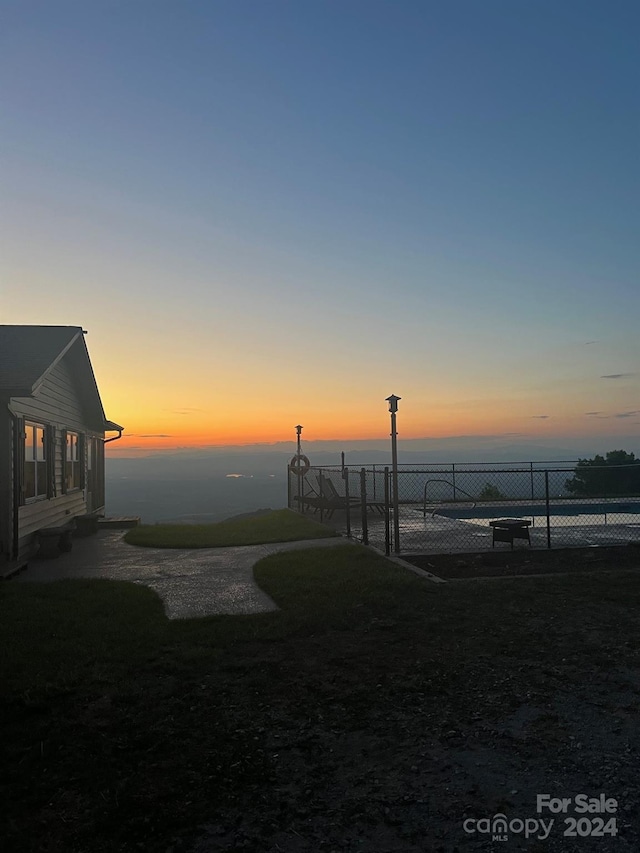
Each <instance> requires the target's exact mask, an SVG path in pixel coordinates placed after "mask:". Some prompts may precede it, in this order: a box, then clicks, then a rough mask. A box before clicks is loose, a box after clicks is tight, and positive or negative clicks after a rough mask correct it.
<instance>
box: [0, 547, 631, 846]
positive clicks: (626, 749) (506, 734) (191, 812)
mask: <svg viewBox="0 0 640 853" xmlns="http://www.w3.org/2000/svg"><path fill="white" fill-rule="evenodd" d="M345 553H346V549H345ZM354 553H359V552H355V551H354ZM634 553H638V552H637V551H633V550H632V549H629V551H628V552H625V553H624V554H623V553H622V552H620V551H616V552H615V554H612V555H611V557H612V561H611V562H610V563H606V564H604V565H603V564H602V563H600V562H599V561H600V558H601V557H602V553H601V552H600V551H599V552H598V553H597V554H596V560H597V561H598V562H597V564H596V563H595V562H594V561H593V560H592V559H591V558H590V559H588V560H586V562H584V559H585V555H583V556H580V557H579V556H578V555H573V557H571V556H570V555H568V554H566V553H563V554H562V555H559V554H556V555H553V556H555V559H556V560H557V561H558V565H567V564H569V565H571V566H573V571H572V572H571V573H570V574H568V575H561V574H559V573H558V570H557V569H556V574H555V575H552V576H551V577H544V578H532V577H531V578H517V579H508V578H504V579H493V580H487V581H482V580H479V581H477V582H476V581H468V580H466V581H465V580H458V581H456V582H455V583H449V584H439V585H436V584H430V583H428V582H426V581H420V582H418V579H417V578H416V577H415V576H414V575H411V577H409V578H407V576H409V575H410V573H408V572H404V573H402V572H400V573H398V572H396V570H395V568H394V569H391V570H389V576H390V577H392V580H391V581H389V582H388V583H387V582H386V581H385V583H387V586H386V587H385V589H386V590H387V592H386V593H385V594H380V593H379V591H378V589H376V592H375V595H372V596H371V597H369V598H367V594H366V590H367V586H366V581H365V582H364V583H363V582H362V581H360V580H359V577H358V572H359V571H362V572H363V574H366V571H368V566H369V563H370V561H371V559H372V558H371V557H368V556H367V555H366V553H365V554H364V556H362V557H361V558H360V559H361V566H362V568H361V569H360V568H359V565H360V564H359V563H358V560H354V559H353V557H351V555H350V554H346V556H345V557H344V559H345V561H348V562H345V564H344V565H345V568H344V569H342V568H341V569H340V571H339V572H337V574H336V577H337V578H338V579H337V580H336V579H335V578H334V579H333V580H332V581H331V583H332V584H334V585H335V586H332V587H331V589H332V590H334V589H335V594H336V598H335V601H336V606H333V604H332V599H331V598H330V597H329V598H328V599H327V603H326V606H324V609H320V610H317V611H316V610H314V609H313V607H311V606H307V604H305V598H304V596H303V594H302V593H303V590H302V589H301V588H300V586H299V585H297V586H295V585H293V586H292V587H291V592H290V593H287V578H288V577H289V576H290V574H291V573H292V572H293V571H294V569H295V566H296V565H297V563H296V560H297V559H298V558H297V556H296V555H295V554H294V553H291V554H289V555H286V556H285V557H280V555H279V558H280V560H281V561H280V563H279V564H278V572H279V574H278V575H276V574H274V573H273V572H272V571H271V570H270V569H269V566H268V565H266V566H265V567H264V568H262V569H261V568H260V567H258V569H259V574H258V581H259V583H260V584H261V585H262V586H263V587H264V588H265V589H266V590H267V591H268V592H269V594H271V595H273V596H274V597H275V598H276V600H278V601H279V603H280V604H281V605H282V606H285V607H286V606H287V595H288V594H289V595H290V596H291V597H290V599H289V600H290V601H292V602H295V608H298V610H302V611H304V612H303V613H302V617H300V618H299V620H298V621H292V622H290V623H289V624H290V627H289V628H288V629H287V632H282V631H280V633H278V632H279V628H278V625H279V624H280V622H279V620H280V621H282V619H283V618H284V617H283V616H282V615H280V616H278V615H277V614H276V615H274V614H265V615H264V616H261V617H259V619H260V621H259V622H256V621H255V620H256V617H251V620H252V621H248V622H247V623H246V626H247V627H246V630H241V629H240V628H238V629H237V630H236V629H234V630H235V633H234V634H233V636H231V637H230V638H229V640H228V641H226V642H225V643H223V642H222V639H221V638H222V636H223V635H222V634H221V633H219V632H218V633H215V632H216V630H218V629H217V628H216V626H223V625H225V624H228V625H230V626H232V625H236V624H239V623H237V621H234V622H231V621H229V622H228V623H226V622H223V621H221V620H222V618H221V617H218V619H217V620H215V619H214V620H211V621H210V622H206V620H200V621H198V620H192V621H191V622H190V623H188V622H187V623H184V624H183V625H180V624H177V623H172V624H169V625H166V627H165V626H164V623H160V622H159V623H158V631H160V630H161V631H163V632H166V633H163V634H162V637H163V639H162V642H161V643H159V645H158V651H157V653H155V654H154V656H153V657H152V658H150V659H149V661H148V662H146V663H144V664H141V665H139V666H137V667H136V670H135V679H134V680H133V681H129V680H123V681H120V680H112V681H106V680H104V679H102V678H101V677H96V678H95V679H94V680H92V681H91V682H90V683H89V682H87V683H86V684H82V685H78V686H77V687H74V688H73V689H72V690H69V691H62V692H59V693H58V692H56V693H52V694H51V696H49V697H47V698H44V699H40V700H38V701H37V702H36V701H34V700H33V699H31V698H30V697H29V696H23V697H20V698H19V700H15V701H13V702H11V703H9V704H7V705H6V707H5V708H4V711H3V715H2V716H3V723H4V733H5V737H4V740H3V743H2V747H1V748H2V751H3V752H4V760H5V767H8V768H10V769H9V772H8V773H5V775H4V779H3V781H2V784H0V790H2V791H3V792H4V793H3V794H2V803H3V806H4V809H5V812H6V815H5V817H6V820H7V822H6V823H5V826H6V827H7V832H6V837H7V839H8V842H7V843H6V844H5V846H4V848H3V850H6V851H20V853H23V851H24V853H27V852H28V853H129V851H145V853H146V851H151V853H331V851H335V853H432V851H433V852H434V853H463V851H473V853H476V851H529V852H530V853H543V851H544V853H547V851H550V853H565V851H579V853H583V851H584V852H585V853H586V851H589V853H590V851H600V853H631V851H634V853H637V851H638V850H640V820H639V804H640V777H639V775H638V768H639V765H640V620H639V619H638V609H639V608H640V584H639V583H638V580H639V578H638V575H637V568H638V567H639V566H640V559H637V560H635V562H634V560H633V554H634ZM489 556H492V557H493V559H495V560H499V559H509V560H510V563H509V568H510V570H511V567H512V565H513V563H515V560H516V559H521V560H525V559H526V558H527V557H529V559H531V560H533V559H534V555H533V554H526V553H522V554H520V553H518V554H517V555H514V556H512V555H510V554H509V555H505V556H503V555H500V557H498V555H489ZM639 556H640V554H639ZM535 557H536V558H537V554H536V555H535ZM270 559H271V558H270ZM323 559H325V558H324V557H323ZM331 559H332V560H335V559H337V552H336V553H335V554H332V555H331ZM376 559H377V558H376ZM545 559H546V562H545V563H543V562H542V559H540V562H531V563H529V564H525V563H524V562H523V563H522V565H523V567H524V566H531V567H536V568H542V567H544V568H545V570H547V571H548V570H549V568H550V565H549V561H550V560H551V561H552V560H553V557H552V556H550V555H545ZM459 560H464V561H465V562H467V561H468V562H469V564H468V565H466V566H465V565H460V564H458V563H457V562H456V561H459ZM627 560H628V561H629V562H628V565H627ZM283 561H284V562H283ZM583 564H584V566H585V567H588V568H585V569H584V570H580V566H582V565H583ZM326 565H329V564H325V563H323V566H326ZM347 566H348V567H349V571H350V572H351V575H350V580H349V581H348V584H347V581H344V582H343V581H342V580H340V578H341V577H342V574H343V572H346V571H347V568H346V567H347ZM451 566H452V568H453V569H454V570H458V571H462V570H463V569H467V570H471V569H472V568H474V566H473V563H472V562H471V561H469V558H467V557H464V558H461V557H456V558H455V560H454V561H452V563H451ZM432 568H433V570H435V571H436V573H444V571H443V569H444V560H441V561H440V562H439V563H436V562H435V561H434V565H433V566H432ZM487 568H494V569H499V568H500V566H499V565H494V566H485V565H483V566H482V569H483V570H486V569H487ZM502 568H504V569H506V563H505V564H503V566H502ZM580 571H582V573H581V574H580V573H579V572H580ZM270 572H271V573H270ZM325 574H326V569H323V570H322V572H318V574H317V577H316V578H315V579H313V578H311V575H309V584H311V583H312V582H313V583H314V584H316V592H317V593H318V595H319V594H320V592H321V591H322V583H324V581H323V577H324V576H325ZM394 579H396V580H394ZM396 581H397V583H396ZM349 584H350V585H351V586H349ZM394 584H395V585H394ZM398 584H400V585H398ZM332 594H333V593H332ZM310 601H311V599H310ZM313 601H315V599H313ZM341 601H342V602H343V603H344V604H343V605H341V606H342V609H340V607H339V606H338V605H340V602H341ZM314 606H315V605H314ZM305 608H306V609H305ZM296 612H297V611H296ZM113 618H114V617H113V616H112V617H110V619H111V620H113ZM226 618H227V619H231V617H226ZM234 618H235V619H236V620H237V619H238V618H239V617H234ZM292 618H293V617H292ZM296 618H297V617H296ZM126 624H127V622H126V621H124V622H123V626H124V625H126ZM261 624H262V625H266V626H267V627H268V626H272V628H271V629H270V630H267V629H260V630H262V634H260V635H259V636H258V634H253V632H254V631H258V629H259V625H261ZM253 625H256V626H258V627H257V628H251V626H253ZM208 626H209V627H208ZM141 637H142V635H141ZM98 675H100V674H99V673H98ZM544 794H549V795H550V796H553V797H557V798H565V799H568V800H569V801H570V805H569V806H568V807H567V812H565V813H556V814H550V813H549V812H546V813H538V812H537V796H538V795H544ZM581 794H584V795H586V796H587V797H588V798H600V796H601V795H604V798H605V800H615V801H616V802H615V810H614V811H613V812H608V813H605V814H602V815H599V814H597V813H588V814H586V815H582V814H580V813H579V812H577V811H576V801H575V799H574V798H575V797H577V796H578V795H581ZM498 814H503V815H505V816H506V819H507V821H508V822H509V829H508V832H507V838H506V840H497V839H494V838H493V836H492V834H490V833H486V832H480V831H478V829H477V828H478V827H483V826H484V825H483V824H482V823H476V821H483V820H486V819H493V818H494V817H495V816H496V815H498ZM540 818H544V819H545V820H546V821H547V822H548V820H549V819H553V820H554V823H553V825H552V826H551V827H550V829H549V834H548V836H547V837H546V838H544V837H541V834H542V828H541V827H540V826H538V825H536V826H537V829H536V830H535V832H533V831H532V834H531V835H530V837H528V838H527V837H525V835H524V829H520V826H521V825H522V826H523V827H524V821H527V820H528V821H534V820H535V821H537V820H538V819H540ZM579 818H580V819H581V818H586V820H587V821H588V825H587V824H586V823H584V821H583V823H582V824H580V828H581V830H582V831H583V832H584V831H585V830H588V831H589V832H590V833H591V832H594V831H601V832H604V834H603V835H602V836H601V837H594V836H592V835H588V836H583V837H581V836H579V835H576V836H571V835H566V834H565V833H566V832H567V831H569V832H570V831H571V830H572V825H571V823H570V821H571V819H573V820H574V824H576V821H577V820H578V819H579ZM598 818H602V819H603V820H601V822H600V823H598V821H597V819H598ZM604 818H606V819H609V818H613V819H614V820H615V826H613V825H612V824H606V823H605V821H604ZM514 821H515V823H514ZM565 821H569V823H567V822H565ZM465 826H466V827H467V829H465ZM497 826H500V824H497ZM607 826H608V830H607V829H606V828H607ZM614 830H615V832H616V834H615V835H613V834H610V833H612V832H613V831H614ZM500 838H502V836H500Z"/></svg>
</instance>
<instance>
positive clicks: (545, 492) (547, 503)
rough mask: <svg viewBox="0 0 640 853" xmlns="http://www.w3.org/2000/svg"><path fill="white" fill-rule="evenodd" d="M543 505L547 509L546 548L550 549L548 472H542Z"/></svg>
mask: <svg viewBox="0 0 640 853" xmlns="http://www.w3.org/2000/svg"><path fill="white" fill-rule="evenodd" d="M544 505H545V508H546V510H547V548H549V549H551V513H550V510H549V472H548V471H545V472H544Z"/></svg>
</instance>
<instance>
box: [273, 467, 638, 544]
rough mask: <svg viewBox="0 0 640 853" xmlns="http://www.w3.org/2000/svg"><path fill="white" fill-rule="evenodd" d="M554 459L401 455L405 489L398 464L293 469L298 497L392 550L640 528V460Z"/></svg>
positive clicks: (583, 536)
mask: <svg viewBox="0 0 640 853" xmlns="http://www.w3.org/2000/svg"><path fill="white" fill-rule="evenodd" d="M552 464H553V467H545V466H548V465H549V463H533V462H531V463H525V464H523V463H519V464H518V463H503V464H501V466H500V467H489V466H486V465H485V466H483V465H482V464H480V463H478V464H469V463H468V464H465V465H464V466H463V465H454V464H449V465H445V464H441V465H428V466H406V465H401V466H399V467H398V471H397V482H398V490H397V495H396V494H394V489H393V476H392V471H391V468H390V466H389V467H382V466H376V465H369V466H364V467H362V468H357V469H355V468H349V467H342V466H335V467H310V468H309V469H308V470H306V471H302V472H301V471H298V472H294V471H292V470H291V469H290V470H289V478H288V482H289V487H288V492H289V501H288V505H289V507H290V508H291V509H295V510H297V511H298V512H301V513H304V514H309V515H311V516H312V517H314V518H317V520H318V521H320V522H323V523H327V524H330V525H332V526H334V527H335V528H336V529H337V530H339V531H340V532H341V533H344V534H345V535H347V536H350V537H352V538H354V539H357V540H359V541H361V542H363V543H365V544H370V545H374V546H375V547H377V548H380V550H384V551H385V553H387V554H389V553H393V552H395V553H401V552H402V553H414V554H429V553H433V554H435V553H454V552H459V553H475V552H477V551H483V550H486V549H491V548H505V547H512V548H513V547H521V546H524V547H532V548H568V547H586V546H597V545H624V544H628V543H629V541H632V540H635V539H638V538H640V465H637V466H636V465H620V466H606V467H605V466H602V467H597V466H584V465H583V464H582V463H577V462H570V463H552ZM560 465H562V467H560Z"/></svg>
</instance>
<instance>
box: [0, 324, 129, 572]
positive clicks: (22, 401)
mask: <svg viewBox="0 0 640 853" xmlns="http://www.w3.org/2000/svg"><path fill="white" fill-rule="evenodd" d="M84 336H85V332H84V331H83V330H82V328H80V327H78V326H2V325H0V563H6V562H11V563H13V562H18V563H23V562H26V561H27V560H28V558H29V557H30V556H32V555H33V553H34V552H35V550H36V548H37V544H36V543H37V536H36V534H37V532H38V531H39V530H42V529H43V528H48V527H49V528H50V527H58V526H62V525H65V524H66V523H68V522H70V521H71V520H72V519H74V518H76V517H78V516H83V515H87V514H95V515H103V514H104V504H105V498H104V445H105V443H106V442H107V441H112V440H114V439H117V438H120V437H121V435H122V431H123V427H121V426H119V425H118V424H116V423H113V422H112V421H109V420H107V419H106V417H105V414H104V409H103V408H102V402H101V400H100V394H99V392H98V386H97V385H96V380H95V377H94V375H93V369H92V367H91V362H90V360H89V353H88V351H87V347H86V344H85V339H84ZM111 432H117V433H118V435H116V436H114V437H113V438H108V437H107V434H108V433H111Z"/></svg>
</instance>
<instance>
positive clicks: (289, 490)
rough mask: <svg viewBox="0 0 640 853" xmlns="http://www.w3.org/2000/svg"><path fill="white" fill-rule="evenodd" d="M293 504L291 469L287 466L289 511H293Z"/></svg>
mask: <svg viewBox="0 0 640 853" xmlns="http://www.w3.org/2000/svg"><path fill="white" fill-rule="evenodd" d="M292 503H293V499H292V496H291V468H289V466H288V465H287V506H288V507H289V509H292V506H291V504H292ZM300 509H301V507H300V505H298V512H300Z"/></svg>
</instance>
